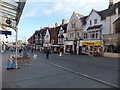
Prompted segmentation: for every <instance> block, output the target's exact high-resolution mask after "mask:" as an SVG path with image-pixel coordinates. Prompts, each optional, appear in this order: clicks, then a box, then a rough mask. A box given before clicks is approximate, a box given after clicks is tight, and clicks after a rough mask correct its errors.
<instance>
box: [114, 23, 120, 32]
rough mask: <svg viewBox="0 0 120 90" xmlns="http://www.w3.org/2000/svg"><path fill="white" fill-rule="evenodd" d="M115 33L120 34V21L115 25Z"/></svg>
mask: <svg viewBox="0 0 120 90" xmlns="http://www.w3.org/2000/svg"><path fill="white" fill-rule="evenodd" d="M115 33H120V21H117V22H116V23H115Z"/></svg>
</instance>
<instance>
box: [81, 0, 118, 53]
mask: <svg viewBox="0 0 120 90" xmlns="http://www.w3.org/2000/svg"><path fill="white" fill-rule="evenodd" d="M114 1H115V2H114ZM109 3H110V5H109V7H108V9H105V10H102V11H96V10H94V9H93V10H92V11H91V13H90V14H89V15H88V16H86V17H83V18H81V20H82V22H83V34H82V35H83V41H82V44H81V45H82V53H86V54H90V53H91V52H93V51H95V52H99V51H100V53H102V52H103V46H104V41H105V39H106V38H105V36H106V35H109V34H114V33H115V26H114V24H113V23H114V22H115V21H116V20H117V19H118V18H119V16H120V15H119V13H120V7H119V6H120V2H117V1H116V0H110V1H109ZM107 38H108V37H107ZM109 38H110V37H109Z"/></svg>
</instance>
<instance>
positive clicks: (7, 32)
mask: <svg viewBox="0 0 120 90" xmlns="http://www.w3.org/2000/svg"><path fill="white" fill-rule="evenodd" d="M0 34H4V35H11V31H2V30H0Z"/></svg>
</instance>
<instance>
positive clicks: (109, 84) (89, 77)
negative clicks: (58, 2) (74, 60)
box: [40, 60, 118, 89]
mask: <svg viewBox="0 0 120 90" xmlns="http://www.w3.org/2000/svg"><path fill="white" fill-rule="evenodd" d="M40 61H42V62H45V63H48V64H51V65H54V66H56V67H59V68H62V69H64V70H67V71H69V72H72V73H74V74H77V75H81V76H83V77H86V78H88V79H91V80H94V81H97V82H99V83H102V84H105V85H108V86H110V87H113V88H116V89H118V86H117V85H114V84H111V83H108V82H105V81H103V80H100V79H96V78H94V77H91V76H88V75H86V74H83V73H80V72H76V71H73V70H71V69H69V68H66V67H63V66H60V65H57V64H54V63H51V62H46V61H45V60H40Z"/></svg>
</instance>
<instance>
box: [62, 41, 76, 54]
mask: <svg viewBox="0 0 120 90" xmlns="http://www.w3.org/2000/svg"><path fill="white" fill-rule="evenodd" d="M73 44H74V43H73V41H66V42H65V45H64V52H65V53H70V54H73Z"/></svg>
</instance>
